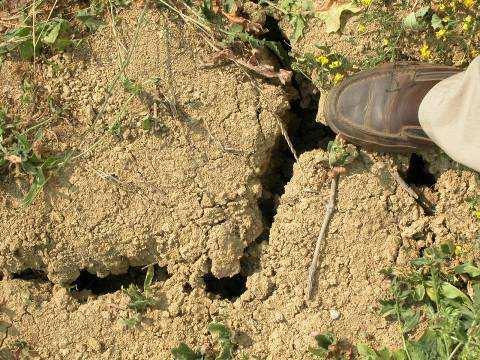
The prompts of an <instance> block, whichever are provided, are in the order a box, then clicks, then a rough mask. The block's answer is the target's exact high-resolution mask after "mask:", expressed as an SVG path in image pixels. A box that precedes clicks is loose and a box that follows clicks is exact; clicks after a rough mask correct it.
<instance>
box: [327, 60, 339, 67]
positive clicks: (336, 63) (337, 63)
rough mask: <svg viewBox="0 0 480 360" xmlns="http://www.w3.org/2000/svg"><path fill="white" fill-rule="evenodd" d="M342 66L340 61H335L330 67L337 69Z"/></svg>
mask: <svg viewBox="0 0 480 360" xmlns="http://www.w3.org/2000/svg"><path fill="white" fill-rule="evenodd" d="M340 66H342V63H341V62H340V61H338V60H335V61H333V62H332V63H331V64H330V65H328V67H329V68H330V69H336V68H339V67H340Z"/></svg>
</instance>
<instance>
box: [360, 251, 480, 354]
mask: <svg viewBox="0 0 480 360" xmlns="http://www.w3.org/2000/svg"><path fill="white" fill-rule="evenodd" d="M454 257H455V247H454V246H453V245H452V244H450V243H445V244H442V245H440V246H438V247H433V248H429V249H427V250H426V251H425V254H424V256H423V257H421V258H419V259H416V260H414V261H412V270H411V272H409V273H407V274H397V273H395V272H393V271H392V270H390V271H387V272H386V274H387V275H388V276H390V277H391V280H392V285H391V294H392V296H391V298H390V299H388V300H386V301H382V302H381V305H382V307H381V311H380V312H381V314H383V315H384V316H386V317H389V318H392V319H393V320H395V321H397V322H398V323H399V324H400V328H401V332H402V339H403V348H402V349H399V350H389V349H386V348H384V349H381V350H378V351H377V350H374V349H372V348H371V347H369V346H368V345H365V344H361V345H358V346H357V349H358V352H359V354H360V356H361V358H362V359H369V360H382V359H399V360H403V359H405V360H407V359H408V360H427V359H439V360H452V359H462V360H463V359H465V360H466V359H478V358H479V357H480V268H478V267H477V266H475V265H473V264H472V263H471V262H466V263H463V264H460V265H455V264H456V262H455V261H454ZM423 317H425V318H426V322H427V327H426V329H425V330H424V331H423V334H422V336H421V337H420V338H419V339H418V340H416V339H412V338H410V337H409V334H411V333H412V332H413V331H416V330H417V329H418V328H419V323H420V319H422V318H423Z"/></svg>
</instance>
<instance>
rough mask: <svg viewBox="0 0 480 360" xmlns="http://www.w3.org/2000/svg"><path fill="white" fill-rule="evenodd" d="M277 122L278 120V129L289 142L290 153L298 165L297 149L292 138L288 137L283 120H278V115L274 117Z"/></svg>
mask: <svg viewBox="0 0 480 360" xmlns="http://www.w3.org/2000/svg"><path fill="white" fill-rule="evenodd" d="M274 117H275V120H277V124H278V127H279V128H280V131H281V132H282V135H283V138H284V139H285V141H286V142H287V145H288V147H289V149H290V151H291V152H292V154H293V157H294V158H295V161H296V162H297V163H298V155H297V152H296V151H295V148H294V147H293V144H292V141H291V140H290V137H289V136H288V133H287V130H285V127H284V126H283V123H282V120H280V119H279V118H278V116H277V115H274Z"/></svg>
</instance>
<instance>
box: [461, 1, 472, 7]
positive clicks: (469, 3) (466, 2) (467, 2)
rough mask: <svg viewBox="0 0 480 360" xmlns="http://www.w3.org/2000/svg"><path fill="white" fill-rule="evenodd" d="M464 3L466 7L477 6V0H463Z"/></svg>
mask: <svg viewBox="0 0 480 360" xmlns="http://www.w3.org/2000/svg"><path fill="white" fill-rule="evenodd" d="M462 3H463V5H465V7H467V8H471V7H472V6H473V4H475V0H463V1H462Z"/></svg>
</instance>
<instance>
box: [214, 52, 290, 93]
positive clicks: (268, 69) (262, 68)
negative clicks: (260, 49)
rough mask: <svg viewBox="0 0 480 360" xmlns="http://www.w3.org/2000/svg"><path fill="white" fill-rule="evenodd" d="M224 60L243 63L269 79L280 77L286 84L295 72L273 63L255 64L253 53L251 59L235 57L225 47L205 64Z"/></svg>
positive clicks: (242, 64)
mask: <svg viewBox="0 0 480 360" xmlns="http://www.w3.org/2000/svg"><path fill="white" fill-rule="evenodd" d="M223 60H230V61H233V62H235V63H236V64H238V65H241V66H243V67H245V68H247V69H249V70H251V71H253V72H255V73H257V74H258V75H261V76H263V77H266V78H268V79H278V80H279V81H280V82H281V83H282V84H283V85H286V84H288V83H290V82H291V81H292V76H293V73H292V72H291V71H290V70H285V69H280V70H278V71H276V70H275V68H274V67H273V66H271V65H262V64H258V65H255V60H256V58H255V56H254V55H253V56H252V58H250V59H249V61H245V60H242V59H237V58H235V55H234V54H233V52H232V51H231V50H230V49H224V50H221V51H219V52H217V53H216V54H215V55H214V56H213V58H212V63H211V64H205V65H206V66H212V65H216V64H218V63H219V62H221V61H223Z"/></svg>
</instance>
